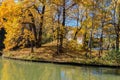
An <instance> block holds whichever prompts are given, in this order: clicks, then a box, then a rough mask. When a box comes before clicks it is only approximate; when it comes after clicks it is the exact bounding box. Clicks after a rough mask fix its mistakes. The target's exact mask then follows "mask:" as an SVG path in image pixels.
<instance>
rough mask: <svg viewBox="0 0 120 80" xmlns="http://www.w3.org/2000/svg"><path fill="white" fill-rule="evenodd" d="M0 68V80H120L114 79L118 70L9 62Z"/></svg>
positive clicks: (5, 61) (5, 62) (3, 63)
mask: <svg viewBox="0 0 120 80" xmlns="http://www.w3.org/2000/svg"><path fill="white" fill-rule="evenodd" d="M0 67H1V69H2V70H1V73H0V80H119V78H120V77H116V74H117V75H119V73H120V70H119V69H115V70H113V69H101V68H100V69H99V68H90V67H75V66H64V65H54V64H43V63H39V64H36V63H30V62H21V61H20V62H19V61H11V60H4V61H2V66H1V65H0ZM114 72H115V73H114ZM112 73H114V74H115V77H114V76H113V75H114V74H112ZM111 75H112V76H111ZM112 77H113V78H112Z"/></svg>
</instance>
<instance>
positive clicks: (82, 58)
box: [3, 42, 120, 67]
mask: <svg viewBox="0 0 120 80" xmlns="http://www.w3.org/2000/svg"><path fill="white" fill-rule="evenodd" d="M56 48H57V47H56V42H51V43H48V44H44V45H43V46H42V47H41V48H34V53H31V52H30V48H24V49H20V50H16V51H5V52H3V53H4V54H3V57H5V58H9V59H15V60H24V61H33V62H50V63H59V64H70V65H87V66H102V67H104V66H105V67H120V63H119V62H117V61H114V60H107V59H106V58H104V54H103V55H102V57H101V58H99V57H97V53H98V52H97V51H93V52H92V55H91V56H90V57H89V56H86V51H84V50H79V51H75V50H72V49H68V48H65V47H64V48H63V51H64V52H63V53H61V54H60V55H57V54H56Z"/></svg>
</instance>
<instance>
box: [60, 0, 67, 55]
mask: <svg viewBox="0 0 120 80" xmlns="http://www.w3.org/2000/svg"><path fill="white" fill-rule="evenodd" d="M65 14H66V13H65V0H63V22H62V27H63V29H65V18H66V17H65ZM63 38H64V34H63V30H62V28H61V33H60V45H59V52H60V53H62V52H63Z"/></svg>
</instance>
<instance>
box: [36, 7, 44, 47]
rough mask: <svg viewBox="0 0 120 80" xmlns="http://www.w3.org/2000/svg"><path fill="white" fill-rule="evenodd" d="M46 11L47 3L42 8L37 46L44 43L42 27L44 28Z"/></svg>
mask: <svg viewBox="0 0 120 80" xmlns="http://www.w3.org/2000/svg"><path fill="white" fill-rule="evenodd" d="M44 13H45V5H44V6H43V8H42V16H41V22H40V27H39V32H38V39H37V47H41V45H42V28H43V21H44Z"/></svg>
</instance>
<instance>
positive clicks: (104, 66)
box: [2, 56, 120, 69]
mask: <svg viewBox="0 0 120 80" xmlns="http://www.w3.org/2000/svg"><path fill="white" fill-rule="evenodd" d="M2 57H3V58H5V59H11V60H19V61H27V62H37V63H52V64H60V65H71V66H79V67H84V66H85V67H100V68H118V69H120V65H107V64H106V65H105V64H102V65H101V64H86V63H78V62H66V61H54V60H42V59H41V60H40V59H39V60H35V59H23V58H14V57H7V56H2Z"/></svg>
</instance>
